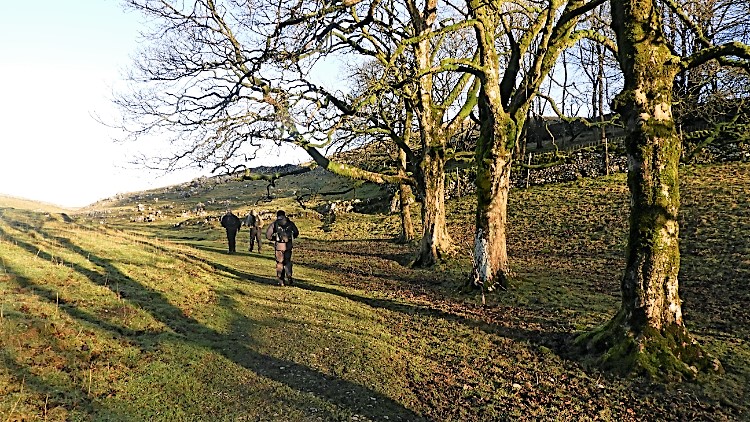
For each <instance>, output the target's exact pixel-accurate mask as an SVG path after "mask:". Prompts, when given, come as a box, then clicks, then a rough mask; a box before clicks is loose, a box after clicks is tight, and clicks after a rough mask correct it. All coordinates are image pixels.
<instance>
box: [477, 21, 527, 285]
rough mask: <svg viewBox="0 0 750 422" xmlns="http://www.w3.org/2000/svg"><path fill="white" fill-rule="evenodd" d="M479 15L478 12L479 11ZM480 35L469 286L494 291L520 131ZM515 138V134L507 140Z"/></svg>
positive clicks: (503, 281) (503, 267)
mask: <svg viewBox="0 0 750 422" xmlns="http://www.w3.org/2000/svg"><path fill="white" fill-rule="evenodd" d="M477 14H478V16H482V14H481V12H477ZM485 35H489V36H491V34H479V37H478V39H480V40H481V39H485V40H487V41H488V42H487V43H486V45H483V46H482V47H484V48H485V49H483V51H482V55H481V57H482V59H483V62H482V66H484V67H485V69H486V70H485V72H483V80H482V87H481V89H480V91H479V98H478V105H479V119H480V121H481V124H480V127H479V139H478V140H477V149H476V163H477V176H476V185H477V211H476V231H475V232H474V253H473V255H474V262H473V268H472V279H471V282H472V283H473V285H475V286H478V287H482V288H483V289H484V290H487V291H492V290H494V289H495V288H496V287H498V286H501V287H503V288H504V287H506V286H507V276H508V249H507V239H506V231H505V227H506V223H507V215H508V192H509V190H510V168H511V163H512V160H513V155H512V149H511V148H512V143H511V142H509V140H510V139H515V136H516V131H517V130H518V128H517V126H516V124H515V122H514V121H513V120H512V119H511V118H510V115H509V114H508V113H507V112H506V111H505V110H504V109H503V106H502V100H501V95H500V81H499V79H498V75H499V74H500V73H499V72H498V70H497V53H496V52H495V49H494V44H492V43H491V42H489V41H490V40H489V37H487V38H485ZM510 137H513V138H510Z"/></svg>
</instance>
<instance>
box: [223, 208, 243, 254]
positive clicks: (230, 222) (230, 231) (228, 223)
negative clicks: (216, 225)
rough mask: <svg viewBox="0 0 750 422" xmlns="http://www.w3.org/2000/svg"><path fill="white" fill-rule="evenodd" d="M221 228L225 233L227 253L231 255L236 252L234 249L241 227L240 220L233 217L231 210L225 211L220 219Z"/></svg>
mask: <svg viewBox="0 0 750 422" xmlns="http://www.w3.org/2000/svg"><path fill="white" fill-rule="evenodd" d="M221 226H222V227H224V229H226V231H227V241H228V242H229V253H230V254H233V253H235V252H237V249H236V245H237V243H236V237H237V232H238V231H240V227H242V220H240V218H239V217H237V216H236V215H234V213H232V211H231V210H227V212H226V214H224V215H223V216H222V217H221Z"/></svg>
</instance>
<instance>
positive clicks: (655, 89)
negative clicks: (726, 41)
mask: <svg viewBox="0 0 750 422" xmlns="http://www.w3.org/2000/svg"><path fill="white" fill-rule="evenodd" d="M611 4H612V13H613V19H612V21H613V24H612V26H613V29H614V30H615V33H616V35H617V40H618V47H619V61H620V65H621V67H622V69H623V73H624V75H625V85H624V88H623V91H622V92H621V93H620V94H619V95H618V98H617V99H616V102H615V105H616V108H617V110H618V111H619V112H620V114H621V115H622V117H623V121H624V122H625V124H626V131H627V135H626V136H627V138H626V145H627V154H628V186H629V188H630V197H631V201H630V204H631V206H630V235H629V238H628V247H627V264H626V267H625V273H624V275H623V278H622V284H621V288H622V303H621V307H620V310H619V312H618V313H617V314H616V315H615V317H614V318H613V319H612V320H611V321H610V322H609V323H608V324H606V325H605V326H604V327H601V328H599V329H597V330H595V331H593V332H591V333H587V334H584V335H583V336H581V337H579V339H578V341H579V342H580V344H583V345H585V346H586V348H587V349H588V350H589V351H593V352H596V353H602V357H601V361H602V363H604V364H605V366H607V367H610V368H612V369H617V370H620V371H622V372H635V373H638V374H643V375H647V376H651V377H656V378H663V377H664V378H682V377H683V376H688V377H691V376H693V375H694V374H695V372H696V367H697V368H701V369H702V368H713V369H716V370H720V368H721V366H720V364H719V363H718V361H716V360H712V359H710V358H709V357H708V356H707V355H706V354H705V353H704V352H703V351H702V349H701V348H700V346H699V345H698V344H697V342H696V341H695V340H693V338H692V337H691V336H690V334H689V333H688V331H687V329H686V328H685V326H684V324H683V320H682V308H681V303H680V297H679V294H678V290H679V289H678V287H679V286H678V281H677V274H678V272H679V269H680V250H679V244H678V240H679V225H678V221H677V212H678V209H679V203H680V196H679V190H678V187H679V177H678V164H679V158H680V141H679V138H678V137H677V134H676V132H675V127H674V121H673V118H672V109H671V105H672V89H673V83H674V78H675V76H676V74H677V71H678V68H677V67H676V66H675V65H674V64H673V63H675V62H676V60H673V56H672V54H671V53H670V51H669V49H668V46H667V45H666V44H665V43H664V36H663V34H662V33H661V31H660V29H661V28H662V22H661V14H660V13H659V11H658V10H656V9H655V6H654V4H653V0H624V1H623V0H612V1H611Z"/></svg>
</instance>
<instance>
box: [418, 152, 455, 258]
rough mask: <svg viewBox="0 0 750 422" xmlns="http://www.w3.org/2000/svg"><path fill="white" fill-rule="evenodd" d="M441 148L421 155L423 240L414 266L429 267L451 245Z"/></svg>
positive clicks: (443, 159) (443, 160) (443, 158)
mask: <svg viewBox="0 0 750 422" xmlns="http://www.w3.org/2000/svg"><path fill="white" fill-rule="evenodd" d="M443 154H444V150H442V149H434V148H428V150H427V151H425V156H424V157H423V158H422V165H421V171H422V177H423V179H422V183H420V185H421V186H420V188H421V190H422V240H421V241H420V242H419V251H418V254H417V257H416V259H415V260H414V264H413V266H415V267H429V266H432V265H435V264H436V263H438V262H439V261H440V259H441V257H442V256H443V254H444V253H446V252H449V251H450V250H451V248H452V246H451V239H450V236H448V230H447V228H446V225H445V223H446V218H445V157H444V155H443Z"/></svg>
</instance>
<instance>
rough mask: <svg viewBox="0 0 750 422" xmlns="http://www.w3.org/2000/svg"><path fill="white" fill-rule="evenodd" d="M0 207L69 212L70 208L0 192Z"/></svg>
mask: <svg viewBox="0 0 750 422" xmlns="http://www.w3.org/2000/svg"><path fill="white" fill-rule="evenodd" d="M0 208H18V209H20V210H31V211H37V212H56V213H61V212H70V211H72V210H70V209H67V208H64V207H61V206H58V205H54V204H48V203H46V202H39V201H33V200H31V199H24V198H17V197H15V196H9V195H2V194H0Z"/></svg>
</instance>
